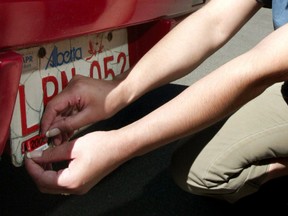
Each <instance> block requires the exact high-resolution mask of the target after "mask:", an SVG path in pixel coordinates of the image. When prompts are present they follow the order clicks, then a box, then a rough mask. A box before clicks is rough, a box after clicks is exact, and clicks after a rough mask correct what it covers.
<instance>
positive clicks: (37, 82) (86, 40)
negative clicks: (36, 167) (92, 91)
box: [10, 29, 130, 166]
mask: <svg viewBox="0 0 288 216" xmlns="http://www.w3.org/2000/svg"><path fill="white" fill-rule="evenodd" d="M111 34H112V35H113V37H111ZM18 53H20V54H21V55H22V56H23V70H22V75H21V79H20V84H19V88H18V95H17V99H16V103H15V107H14V113H13V117H12V121H11V125H10V147H11V153H12V162H13V164H14V165H15V166H21V165H22V164H23V159H24V153H23V149H27V148H26V147H25V146H24V147H23V145H25V143H27V141H28V143H30V142H29V140H34V141H35V142H37V141H36V140H35V139H37V137H38V136H39V128H40V120H41V116H42V114H43V110H44V108H45V106H46V104H47V103H48V102H49V100H51V99H52V98H53V97H54V96H55V95H57V94H58V93H59V92H61V91H62V90H63V89H64V88H65V86H66V85H67V84H68V82H69V81H70V80H71V78H72V77H73V76H75V75H77V74H81V75H84V76H88V77H91V78H95V79H113V77H115V76H117V75H118V74H120V73H123V72H124V71H126V70H128V69H129V67H130V66H129V54H128V43H127V31H126V29H121V30H117V31H113V32H106V33H99V34H95V35H86V36H82V37H79V38H74V39H67V40H64V41H59V42H57V43H51V44H45V45H43V46H39V47H31V48H28V49H23V50H19V51H18ZM39 139H41V137H39ZM39 142H40V141H39ZM38 144H39V143H38ZM43 144H44V142H43Z"/></svg>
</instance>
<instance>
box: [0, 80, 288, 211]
mask: <svg viewBox="0 0 288 216" xmlns="http://www.w3.org/2000/svg"><path fill="white" fill-rule="evenodd" d="M185 88H186V87H185V86H181V85H172V84H170V85H167V86H164V87H161V88H159V89H158V90H155V91H153V92H151V93H149V94H147V95H146V96H144V97H143V98H141V99H139V100H138V101H137V102H135V103H134V104H132V105H131V106H129V107H127V108H126V109H124V110H123V111H121V112H120V113H119V114H117V115H116V116H114V117H113V118H111V119H109V120H107V121H103V122H99V123H98V124H96V125H93V126H92V127H91V128H89V129H88V130H87V131H85V132H83V133H87V132H89V131H93V130H98V129H102V130H109V129H114V128H117V127H121V126H123V125H125V124H128V123H130V122H132V121H135V120H136V119H138V118H140V117H142V116H144V115H145V114H147V113H149V112H150V111H152V110H153V109H155V108H157V107H158V106H160V105H161V104H163V103H165V102H166V101H168V100H170V99H171V98H173V97H175V96H176V95H177V94H179V93H180V92H181V91H183V90H184V89H185ZM177 144H178V143H177V142H175V143H171V144H170V145H167V146H165V147H162V148H160V149H157V150H156V151H154V152H151V153H148V154H146V155H144V156H141V157H138V158H134V159H132V160H130V161H128V162H127V163H125V164H124V165H122V166H121V167H119V168H118V169H117V170H116V171H115V172H113V173H111V174H110V175H108V176H107V177H106V178H105V179H103V180H102V181H101V182H100V183H99V184H97V185H96V186H95V187H94V188H93V189H92V190H91V191H89V192H88V193H87V194H85V195H82V196H76V195H71V196H60V195H47V194H42V193H40V192H39V191H38V189H37V188H36V186H35V185H34V183H33V182H32V180H31V179H30V177H29V176H28V175H27V173H26V171H25V168H24V167H20V168H16V167H13V166H12V165H11V163H10V158H9V157H7V156H4V157H3V158H2V161H1V162H0V173H1V175H0V198H1V203H0V215H1V216H6V215H13V216H14V215H17V216H18V215H30V216H34V215H35V216H40V215H47V216H65V215H67V216H68V215H69V216H78V215H81V216H82V215H84V216H90V215H91V216H110V215H111V216H123V215H125V216H126V215H127V216H132V215H133V216H153V215H155V216H156V215H157V216H158V215H161V216H162V215H165V216H170V215H171V216H172V215H177V216H178V215H179V216H188V215H197V216H204V215H205V216H207V215H209V216H210V215H221V216H223V215H233V214H237V215H238V214H247V213H249V212H250V213H251V210H252V212H258V213H261V212H263V211H265V212H266V211H267V213H268V212H269V210H271V211H273V214H274V215H275V214H277V212H281V213H282V212H283V210H287V209H288V204H287V203H288V196H287V194H288V184H287V181H288V177H287V178H286V177H285V178H281V179H277V180H275V181H271V182H269V183H268V184H266V185H264V186H263V187H262V188H261V190H260V191H259V192H258V193H256V194H254V195H252V196H249V197H247V198H244V199H243V200H240V201H239V202H237V203H235V204H229V203H226V202H223V201H219V200H215V199H211V198H206V197H201V196H196V195H193V194H189V193H186V192H184V191H182V190H181V189H179V188H178V187H177V186H176V185H175V184H174V182H173V180H172V178H171V176H170V172H169V163H170V159H171V156H172V154H173V152H174V151H175V150H176V149H177ZM248 209H249V210H248ZM269 215H270V214H269Z"/></svg>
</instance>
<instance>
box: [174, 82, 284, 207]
mask: <svg viewBox="0 0 288 216" xmlns="http://www.w3.org/2000/svg"><path fill="white" fill-rule="evenodd" d="M280 88H281V84H280V83H279V84H275V85H273V86H272V87H270V88H268V89H267V90H266V91H265V92H264V93H263V94H261V95H260V96H259V97H257V98H255V99H254V100H252V101H250V102H249V103H247V104H246V105H245V106H243V107H242V108H241V109H239V110H238V111H237V112H236V113H234V114H233V115H232V116H231V117H230V118H228V120H227V121H223V122H220V123H218V124H216V125H213V126H212V127H210V128H208V129H207V130H204V131H202V132H200V133H198V134H195V135H192V136H191V137H187V138H186V139H183V140H181V141H180V142H182V143H183V145H182V147H180V149H179V150H178V151H176V153H175V155H174V157H173V159H172V164H171V168H172V172H173V175H174V179H175V181H176V182H177V183H178V184H179V186H180V187H182V188H183V189H184V190H186V191H189V192H191V193H194V194H199V195H206V196H213V197H216V198H222V199H226V200H227V201H229V202H235V201H237V200H238V199H240V198H242V197H244V196H247V195H249V194H251V193H254V192H256V191H257V190H258V189H259V186H260V185H261V182H262V181H263V178H264V177H265V175H266V172H267V169H268V164H267V163H268V160H267V159H269V158H277V157H288V106H287V104H286V103H285V101H284V100H283V99H282V95H281V92H280Z"/></svg>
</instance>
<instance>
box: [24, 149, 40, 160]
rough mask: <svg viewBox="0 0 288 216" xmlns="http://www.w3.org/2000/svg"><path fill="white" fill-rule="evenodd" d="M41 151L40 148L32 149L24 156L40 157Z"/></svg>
mask: <svg viewBox="0 0 288 216" xmlns="http://www.w3.org/2000/svg"><path fill="white" fill-rule="evenodd" d="M42 154H43V151H42V150H34V151H32V152H27V153H26V156H27V158H29V159H31V158H39V157H42Z"/></svg>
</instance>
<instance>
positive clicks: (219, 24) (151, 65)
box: [119, 0, 260, 103]
mask: <svg viewBox="0 0 288 216" xmlns="http://www.w3.org/2000/svg"><path fill="white" fill-rule="evenodd" d="M259 8H260V5H258V4H257V3H256V1H255V2H254V1H251V0H245V1H241V2H240V3H237V4H235V3H234V2H231V1H225V0H224V1H223V0H212V1H211V2H209V3H208V4H207V5H206V6H204V7H203V8H202V9H200V10H199V11H197V12H195V13H194V14H192V15H190V16H189V17H188V18H186V19H185V20H184V21H183V22H182V23H180V24H179V25H178V26H176V27H175V28H174V29H173V30H172V31H171V32H170V33H169V34H168V35H166V36H165V37H164V38H163V39H162V40H161V41H160V42H159V43H158V44H156V45H155V46H154V47H153V48H152V49H151V50H150V51H149V52H148V53H147V54H146V55H145V56H144V57H143V58H142V59H141V60H140V61H139V62H138V63H137V64H136V65H135V67H134V68H133V69H132V70H131V72H130V73H129V75H128V76H127V78H126V79H125V80H124V81H123V82H122V83H121V85H119V89H121V91H122V95H124V97H127V98H125V100H126V101H127V103H130V102H132V101H135V100H136V99H138V98H139V97H141V96H142V95H143V94H145V93H147V92H149V91H150V90H152V89H155V88H157V87H159V86H161V85H163V84H166V83H169V82H171V81H173V80H176V79H178V78H181V77H183V76H185V75H187V74H188V73H190V72H191V71H193V70H194V69H195V68H196V67H198V66H199V65H200V64H201V63H202V62H203V61H204V60H205V59H206V58H207V57H209V56H210V55H211V54H212V53H214V52H215V51H216V50H217V49H219V48H220V47H221V46H222V45H223V44H224V43H225V42H227V40H229V39H230V38H231V37H232V36H233V35H234V34H235V33H236V32H237V31H238V30H239V29H240V28H241V27H242V26H243V24H244V23H246V21H247V20H248V19H249V18H250V17H251V16H252V15H254V13H255V12H256V11H257V10H258V9H259ZM231 13H233V16H231ZM227 17H229V18H228V19H227ZM123 92H125V93H124V94H123Z"/></svg>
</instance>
